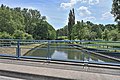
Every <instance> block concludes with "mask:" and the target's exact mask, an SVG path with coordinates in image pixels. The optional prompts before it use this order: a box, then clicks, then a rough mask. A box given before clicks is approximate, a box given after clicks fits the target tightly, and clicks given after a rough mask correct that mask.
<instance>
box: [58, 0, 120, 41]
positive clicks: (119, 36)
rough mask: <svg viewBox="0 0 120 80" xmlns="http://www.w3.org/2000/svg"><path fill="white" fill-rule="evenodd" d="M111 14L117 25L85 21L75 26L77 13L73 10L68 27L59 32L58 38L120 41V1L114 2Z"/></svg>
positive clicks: (114, 0) (78, 22) (115, 0)
mask: <svg viewBox="0 0 120 80" xmlns="http://www.w3.org/2000/svg"><path fill="white" fill-rule="evenodd" d="M111 14H113V15H114V17H115V22H117V24H107V25H103V24H94V23H92V22H90V21H87V22H84V21H83V20H81V21H77V23H76V24H75V12H74V9H72V10H70V13H69V17H68V25H66V26H65V27H63V28H61V29H58V30H57V37H58V36H67V37H68V39H69V40H97V39H98V40H106V41H108V40H112V41H117V40H120V0H113V4H112V9H111ZM62 38H65V37H62Z"/></svg>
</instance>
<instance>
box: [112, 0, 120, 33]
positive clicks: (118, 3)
mask: <svg viewBox="0 0 120 80" xmlns="http://www.w3.org/2000/svg"><path fill="white" fill-rule="evenodd" d="M111 13H112V14H113V15H114V17H115V21H116V22H118V30H119V33H120V0H113V4H112V11H111Z"/></svg>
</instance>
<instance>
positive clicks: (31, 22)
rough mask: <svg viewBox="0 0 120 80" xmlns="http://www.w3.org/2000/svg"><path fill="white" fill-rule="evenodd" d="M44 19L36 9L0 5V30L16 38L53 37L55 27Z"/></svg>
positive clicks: (54, 36)
mask: <svg viewBox="0 0 120 80" xmlns="http://www.w3.org/2000/svg"><path fill="white" fill-rule="evenodd" d="M45 20H46V17H45V16H41V14H40V12H39V11H37V10H32V9H27V8H23V9H21V8H20V7H16V8H9V7H7V6H4V5H3V4H2V5H1V7H0V32H2V33H3V32H6V33H8V34H10V35H13V38H16V39H33V37H34V39H55V38H56V31H55V29H54V28H53V27H52V26H51V25H50V24H49V23H48V22H47V21H45ZM32 36H33V37H32Z"/></svg>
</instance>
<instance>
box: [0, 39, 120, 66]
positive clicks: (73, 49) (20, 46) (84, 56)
mask: <svg viewBox="0 0 120 80" xmlns="http://www.w3.org/2000/svg"><path fill="white" fill-rule="evenodd" d="M108 54H111V55H112V56H111V55H108ZM114 54H115V55H114ZM0 56H1V57H13V58H19V59H20V58H27V59H44V60H55V61H56V60H57V61H69V62H84V63H95V64H110V65H120V59H119V57H120V42H119V41H99V40H97V41H80V40H15V39H0Z"/></svg>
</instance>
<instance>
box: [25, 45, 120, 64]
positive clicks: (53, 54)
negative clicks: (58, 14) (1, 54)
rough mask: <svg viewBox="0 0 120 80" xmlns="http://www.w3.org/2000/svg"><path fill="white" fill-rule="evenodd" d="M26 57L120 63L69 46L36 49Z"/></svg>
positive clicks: (47, 46)
mask: <svg viewBox="0 0 120 80" xmlns="http://www.w3.org/2000/svg"><path fill="white" fill-rule="evenodd" d="M24 56H32V57H44V58H47V57H49V58H51V59H54V60H76V61H91V62H108V63H120V62H118V61H115V60H112V59H108V58H105V57H102V56H99V55H95V54H91V53H88V52H85V51H83V50H79V49H76V48H74V47H73V46H69V45H67V44H50V45H45V46H43V47H40V46H38V47H36V48H34V49H31V50H30V51H28V52H27V53H26V54H25V55H24Z"/></svg>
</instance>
